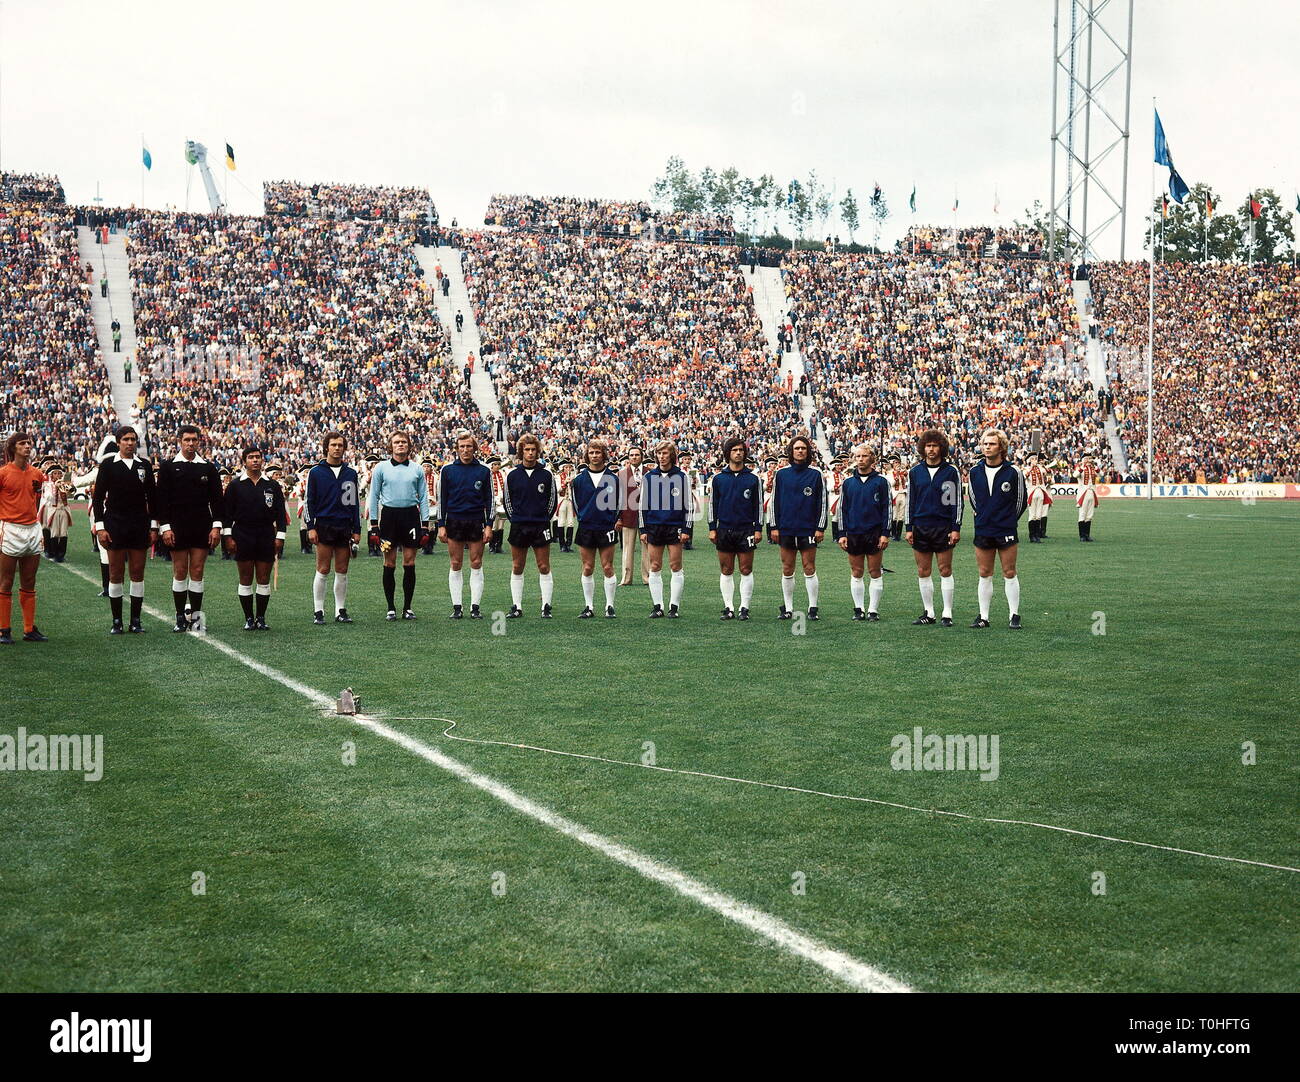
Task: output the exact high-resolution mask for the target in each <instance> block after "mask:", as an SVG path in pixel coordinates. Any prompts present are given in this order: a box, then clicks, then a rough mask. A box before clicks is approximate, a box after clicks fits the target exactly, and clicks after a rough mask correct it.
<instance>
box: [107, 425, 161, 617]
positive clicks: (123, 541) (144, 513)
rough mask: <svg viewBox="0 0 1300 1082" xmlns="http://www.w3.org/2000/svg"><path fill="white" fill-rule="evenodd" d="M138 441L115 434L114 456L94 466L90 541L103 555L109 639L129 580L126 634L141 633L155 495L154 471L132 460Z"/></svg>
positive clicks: (130, 431)
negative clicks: (105, 557) (105, 559)
mask: <svg viewBox="0 0 1300 1082" xmlns="http://www.w3.org/2000/svg"><path fill="white" fill-rule="evenodd" d="M139 445H140V437H139V436H138V435H137V434H136V431H135V429H134V428H132V427H131V426H130V425H126V426H124V427H122V428H120V429H119V430H118V433H117V454H115V455H113V457H112V458H106V459H105V460H104V461H103V462H101V463H100V464H99V473H98V474H97V475H96V477H95V498H94V503H93V510H94V512H95V537H96V538H97V540H98V541H99V543H100V545H101V546H103V547H104V548H105V549H106V550H107V551H108V605H109V608H110V609H111V610H112V612H113V626H112V628H111V629H110V630H109V634H110V635H121V634H122V592H123V579H124V578H125V576H126V573H127V572H128V570H129V572H130V577H131V622H130V624H129V625H128V628H127V630H129V631H130V632H132V633H133V634H136V635H139V634H142V633H143V632H144V625H143V624H141V623H140V609H141V608H142V607H143V606H144V561H145V556H146V555H148V552H149V546H150V545H152V544H153V543H154V541H156V540H157V539H158V519H157V518H156V517H155V507H156V503H157V493H156V490H155V488H154V475H153V465H152V464H151V463H150V462H149V460H148V459H147V458H142V457H139V456H137V455H136V453H135V452H136V448H137V447H139Z"/></svg>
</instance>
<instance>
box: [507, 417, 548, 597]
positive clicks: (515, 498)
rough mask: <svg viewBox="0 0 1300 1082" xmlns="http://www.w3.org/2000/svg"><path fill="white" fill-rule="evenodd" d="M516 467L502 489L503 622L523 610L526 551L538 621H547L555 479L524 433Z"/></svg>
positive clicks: (537, 445) (536, 446) (538, 444)
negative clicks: (533, 568)
mask: <svg viewBox="0 0 1300 1082" xmlns="http://www.w3.org/2000/svg"><path fill="white" fill-rule="evenodd" d="M515 447H516V449H517V450H518V452H519V465H518V466H516V467H515V468H514V469H513V470H511V471H510V472H509V473H508V474H506V480H505V486H504V488H503V489H502V498H503V501H504V506H505V512H506V517H507V518H508V519H509V520H510V537H509V539H508V541H509V545H510V561H511V569H510V611H509V612H508V613H506V619H507V620H517V619H519V617H521V616H523V614H524V609H523V604H524V568H525V567H527V566H528V550H529V549H532V551H533V559H534V561H535V562H536V564H537V581H538V585H539V586H540V588H541V594H542V619H544V620H549V619H550V618H551V596H552V591H553V589H554V579H553V578H552V577H551V541H552V539H553V538H552V533H551V516H552V515H554V514H555V506H556V502H557V500H558V494H557V492H556V490H555V475H554V474H552V473H551V471H550V470H548V469H547V468H546V467H545V466H543V465H542V464H541V461H542V441H541V440H539V439H538V438H537V437H536V436H534V435H533V434H532V433H531V432H525V433H524V434H523V435H522V436H520V437H519V440H518V441H517V442H516V444H515Z"/></svg>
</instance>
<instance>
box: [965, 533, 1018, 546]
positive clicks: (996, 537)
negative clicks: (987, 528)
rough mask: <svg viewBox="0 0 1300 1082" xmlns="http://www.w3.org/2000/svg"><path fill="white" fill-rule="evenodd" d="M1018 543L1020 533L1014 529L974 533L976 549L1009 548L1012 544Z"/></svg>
mask: <svg viewBox="0 0 1300 1082" xmlns="http://www.w3.org/2000/svg"><path fill="white" fill-rule="evenodd" d="M1018 544H1020V535H1019V534H1018V533H1016V531H1015V530H1012V531H1011V532H1010V533H1005V534H1003V533H1000V534H991V535H990V534H982V533H977V534H976V535H975V547H976V548H977V549H1009V548H1011V546H1012V545H1018Z"/></svg>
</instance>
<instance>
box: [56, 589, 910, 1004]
mask: <svg viewBox="0 0 1300 1082" xmlns="http://www.w3.org/2000/svg"><path fill="white" fill-rule="evenodd" d="M62 566H63V567H64V569H65V570H67V571H71V572H72V574H74V575H76V576H77V577H78V578H81V579H84V580H85V581H86V582H89V583H90V584H91V585H93V586H97V585H99V579H97V578H92V577H91V576H90V575H88V574H86V572H84V571H82V570H81V569H80V568H78V567H73V566H72V565H70V564H63V565H62ZM144 611H145V612H146V613H148V614H149V615H150V616H152V617H153V618H154V619H155V620H159V621H161V622H162V623H169V622H170V621H171V619H172V618H171V617H170V616H166V615H164V614H163V613H162V612H160V611H159V610H158V609H155V608H153V607H152V606H149V605H146V606H144ZM193 637H194V638H196V639H198V640H199V641H200V642H203V643H206V644H207V645H208V646H211V647H212V648H213V649H214V650H216V651H217V652H219V653H222V654H225V655H226V657H228V658H230V659H231V660H232V661H237V662H239V663H240V664H241V665H245V666H247V667H248V668H250V669H252V670H253V671H254V672H257V673H260V674H261V675H263V676H265V677H267V679H269V680H274V681H275V682H276V683H277V684H280V685H281V686H283V687H286V688H288V689H289V690H290V691H293V692H295V693H296V694H298V695H301V696H302V697H303V698H305V699H307V700H308V701H310V702H311V703H313V704H314V705H316V706H319V707H321V708H323V709H328V710H333V709H334V708H335V705H336V704H335V700H334V699H333V698H331V697H330V696H329V695H326V694H325V693H324V692H323V691H318V690H316V689H315V688H312V687H308V686H307V685H306V684H303V683H301V682H300V681H297V680H295V679H293V677H291V676H287V675H286V674H284V673H282V672H280V671H279V670H278V669H275V668H272V667H271V666H270V665H265V664H263V663H262V662H260V661H258V660H256V659H255V658H251V657H249V656H248V655H247V654H244V653H241V652H240V651H239V650H236V649H235V648H234V647H233V646H230V645H228V644H227V643H224V642H222V641H221V640H220V639H217V638H214V637H213V636H212V634H211V632H209V633H207V634H204V635H195V636H193ZM347 720H349V721H350V722H352V723H353V724H355V725H359V726H361V727H362V728H363V729H368V730H369V731H370V732H372V733H374V734H375V735H376V736H381V737H383V738H384V739H385V740H388V741H391V742H392V743H394V744H396V745H397V746H398V747H401V748H405V749H406V750H407V751H409V752H411V753H412V754H413V755H418V756H419V757H420V758H421V759H424V760H425V761H426V762H429V763H432V764H433V765H434V766H436V767H439V768H441V769H442V770H446V771H447V772H449V773H451V774H454V775H455V776H456V777H458V778H460V779H461V780H462V781H464V782H467V783H468V784H470V785H472V786H474V787H475V788H476V789H481V790H482V791H483V792H485V793H487V794H488V795H490V796H493V797H495V798H496V799H497V800H499V801H501V802H502V803H503V804H506V805H508V806H509V807H511V808H514V809H515V811H518V812H521V813H522V814H524V815H526V816H528V817H529V818H530V819H534V820H536V821H537V822H539V823H541V824H542V825H543V826H547V827H550V828H551V829H552V830H555V831H557V832H558V833H560V834H563V835H565V836H566V837H568V838H572V839H573V840H574V841H576V842H581V843H582V844H583V845H585V846H587V847H588V848H589V849H594V850H595V851H596V852H598V853H600V854H602V855H603V856H606V857H609V858H610V860H613V861H615V862H617V863H619V864H622V865H623V866H624V867H627V868H631V869H632V870H633V871H634V872H636V873H637V874H638V875H641V876H643V877H645V878H646V879H650V880H652V881H654V882H656V883H661V884H663V885H664V886H666V887H669V888H671V889H672V890H675V891H676V892H677V893H678V894H680V895H682V896H683V897H685V898H689V899H691V901H693V902H697V903H699V904H700V905H702V906H704V907H705V908H706V909H712V910H713V911H714V912H715V913H718V914H719V915H720V916H723V917H726V918H727V919H728V920H730V921H733V922H735V923H736V924H739V925H741V926H742V927H744V928H748V929H749V930H750V931H752V932H757V933H758V934H759V935H761V936H762V937H763V938H764V939H767V940H769V941H770V942H771V943H773V944H775V945H776V946H777V947H780V948H781V949H782V950H784V951H786V952H788V953H790V954H793V955H796V956H798V957H800V958H803V959H805V960H807V961H809V962H812V963H813V964H814V965H817V966H820V967H821V968H822V969H823V970H825V971H826V972H827V973H829V974H830V975H831V976H832V977H835V978H836V979H837V980H841V981H843V982H844V983H845V984H848V985H850V986H851V987H853V988H857V989H858V990H860V991H863V992H910V991H912V989H911V988H910V987H908V986H907V985H906V984H904V983H903V982H902V981H899V980H895V979H894V978H893V977H891V976H890V975H889V974H888V973H885V972H883V971H881V970H879V969H876V968H875V967H874V966H869V965H867V964H866V963H865V962H859V961H858V960H857V959H856V958H853V957H851V956H850V955H847V954H845V953H843V952H842V951H837V950H835V949H834V948H833V947H829V946H827V945H826V944H825V943H821V942H819V941H817V940H816V939H813V938H811V937H810V936H806V935H804V934H803V933H802V932H798V931H796V930H795V929H794V928H792V927H790V925H788V924H786V923H785V921H783V920H781V919H780V918H779V917H774V916H772V915H771V914H770V913H765V912H763V911H762V910H761V909H755V908H754V907H753V906H751V905H747V904H746V903H744V902H742V901H740V900H739V899H737V898H733V897H731V896H730V895H728V894H723V893H722V892H721V891H717V890H714V889H713V888H712V887H710V886H707V885H706V884H704V883H702V882H700V881H699V880H698V879H694V878H692V877H691V876H689V875H687V874H686V873H685V872H681V871H678V870H677V869H676V868H674V867H672V866H671V865H669V864H664V863H663V862H662V861H658V860H655V859H654V858H653V857H648V856H646V855H645V854H644V853H639V852H637V850H635V849H632V848H629V847H628V846H626V845H620V844H619V843H618V842H616V841H612V840H611V839H609V838H606V837H605V836H604V835H602V834H597V833H596V832H595V831H593V830H588V829H587V828H586V827H584V826H583V825H582V824H581V823H575V822H574V821H573V820H571V819H566V818H565V817H564V816H562V815H560V814H558V813H557V812H553V811H551V810H550V809H549V808H546V807H543V806H542V805H541V804H538V803H537V802H536V801H533V800H529V799H528V797H526V796H523V795H521V794H519V793H517V792H515V791H514V790H513V789H511V788H510V787H509V786H508V785H503V784H502V783H501V782H499V781H496V780H495V779H493V778H490V777H488V776H487V775H486V774H480V773H479V772H478V771H476V770H474V769H472V768H471V767H469V766H466V765H465V764H464V763H462V762H460V761H459V760H457V759H453V758H452V757H451V756H450V755H447V754H445V753H444V752H441V751H439V750H438V749H437V748H433V747H430V746H429V745H428V744H425V743H423V742H421V741H419V740H417V739H415V737H413V736H408V735H407V734H406V733H403V732H400V731H398V730H397V729H393V728H390V727H389V726H388V725H385V724H384V723H383V722H382V721H379V720H378V719H376V718H372V717H368V716H366V715H364V714H355V715H351V716H349V717H348V718H347Z"/></svg>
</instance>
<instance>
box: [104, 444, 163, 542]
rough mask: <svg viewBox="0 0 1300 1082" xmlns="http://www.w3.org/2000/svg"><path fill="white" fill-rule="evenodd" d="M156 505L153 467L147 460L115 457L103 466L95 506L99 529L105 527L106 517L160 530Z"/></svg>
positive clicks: (136, 457)
mask: <svg viewBox="0 0 1300 1082" xmlns="http://www.w3.org/2000/svg"><path fill="white" fill-rule="evenodd" d="M156 505H157V490H156V489H155V488H154V480H153V465H152V464H151V463H150V462H149V460H148V459H147V458H144V457H142V456H140V455H136V456H135V458H131V459H126V458H123V457H122V456H121V455H114V456H113V457H112V458H109V459H105V460H104V461H103V462H101V463H100V464H99V472H98V473H97V474H96V475H95V498H94V501H93V504H92V506H93V508H94V512H95V529H96V530H102V529H103V528H104V516H105V515H111V516H112V517H113V518H115V519H117V520H118V521H120V522H133V523H140V524H144V523H147V524H148V525H145V526H144V528H145V529H157V528H158V519H157V518H156V517H155V514H154V509H155V507H156Z"/></svg>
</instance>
